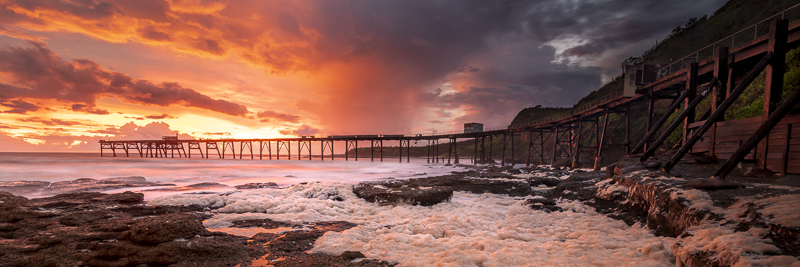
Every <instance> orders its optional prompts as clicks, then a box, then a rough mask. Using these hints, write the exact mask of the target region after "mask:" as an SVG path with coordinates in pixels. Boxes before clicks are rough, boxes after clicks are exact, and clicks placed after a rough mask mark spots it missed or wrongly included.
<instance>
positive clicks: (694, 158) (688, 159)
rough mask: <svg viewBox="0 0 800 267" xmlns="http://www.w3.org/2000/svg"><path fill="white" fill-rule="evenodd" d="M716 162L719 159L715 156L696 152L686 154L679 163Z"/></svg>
mask: <svg viewBox="0 0 800 267" xmlns="http://www.w3.org/2000/svg"><path fill="white" fill-rule="evenodd" d="M717 162H719V159H718V158H717V157H716V156H707V155H703V154H698V153H689V154H686V155H685V156H683V158H681V160H680V163H684V164H711V163H717Z"/></svg>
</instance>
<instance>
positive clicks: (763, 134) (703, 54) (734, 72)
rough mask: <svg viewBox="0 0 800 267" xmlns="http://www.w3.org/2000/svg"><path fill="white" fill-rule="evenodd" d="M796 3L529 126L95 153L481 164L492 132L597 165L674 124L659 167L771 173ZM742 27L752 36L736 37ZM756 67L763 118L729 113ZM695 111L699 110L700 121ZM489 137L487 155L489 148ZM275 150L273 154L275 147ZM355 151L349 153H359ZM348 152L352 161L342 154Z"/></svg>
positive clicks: (158, 143) (652, 144)
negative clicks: (676, 135) (635, 131)
mask: <svg viewBox="0 0 800 267" xmlns="http://www.w3.org/2000/svg"><path fill="white" fill-rule="evenodd" d="M798 9H800V5H796V6H794V7H791V8H789V9H787V10H785V11H783V12H781V13H778V14H776V15H774V16H772V17H770V18H767V19H765V20H763V21H761V22H759V23H756V24H754V25H753V26H750V27H748V28H745V29H743V30H741V31H739V32H737V33H734V34H732V35H730V36H728V37H725V38H723V39H721V40H719V41H717V42H715V43H713V44H710V45H708V46H706V47H705V48H702V49H700V50H698V51H696V52H694V53H691V54H689V55H687V56H686V57H684V58H681V59H678V60H675V61H672V62H668V64H666V66H662V67H659V68H657V69H652V72H648V68H651V67H652V66H650V67H648V66H647V65H644V66H638V67H641V69H642V72H640V73H636V77H635V78H636V79H637V84H636V85H635V90H634V91H633V92H627V93H623V92H614V93H612V94H609V95H606V96H603V97H600V98H599V99H597V100H595V101H594V102H592V103H589V104H587V105H583V106H579V107H575V108H573V109H572V110H571V111H569V112H566V113H565V114H562V115H559V116H555V117H551V118H546V119H543V120H539V121H536V122H533V123H528V124H525V125H510V126H508V127H507V128H504V129H494V130H488V131H481V132H469V133H450V134H412V135H342V136H336V135H334V136H327V137H317V136H306V137H299V138H274V139H200V140H180V139H178V138H177V137H164V138H163V139H162V140H122V141H110V140H100V148H101V149H100V151H101V154H103V153H104V152H105V151H109V150H110V152H111V154H113V155H114V156H117V154H118V153H122V152H124V154H125V156H130V155H131V154H134V155H135V154H138V155H139V156H140V157H174V156H175V154H177V155H178V156H179V157H189V158H191V157H192V156H193V155H192V154H193V153H195V155H196V156H199V157H201V158H209V157H210V156H216V157H218V158H222V159H224V158H226V157H230V158H236V157H237V155H238V158H239V159H245V158H249V159H255V158H256V156H257V157H258V159H281V155H286V156H287V157H288V158H287V159H290V158H291V156H292V150H293V149H294V151H295V153H296V154H295V155H297V156H298V157H297V159H298V160H300V159H301V156H308V159H309V160H310V159H311V158H312V157H311V147H312V145H318V146H320V148H321V150H320V151H321V153H320V154H319V158H320V159H321V160H325V159H326V157H328V158H329V159H330V160H334V153H333V151H334V150H333V148H334V144H337V145H342V144H343V145H344V146H345V148H346V151H350V150H353V149H356V148H358V147H359V141H360V142H361V143H362V144H365V142H367V145H368V146H369V147H370V155H369V156H368V158H369V159H370V160H372V161H374V160H376V158H377V159H379V160H380V161H383V151H384V150H385V149H386V148H385V147H384V146H383V141H397V142H399V146H398V147H396V148H395V149H398V150H399V152H400V153H399V155H400V162H402V161H403V155H405V157H406V161H409V158H410V153H409V152H410V146H411V143H410V142H411V141H415V142H420V141H422V142H423V143H424V144H425V145H426V146H427V160H428V162H439V160H440V158H439V157H438V156H439V155H441V153H440V151H438V148H439V144H440V141H441V140H447V150H448V151H447V152H446V153H447V163H451V159H452V163H459V155H458V154H457V153H458V152H457V151H458V150H457V145H458V141H459V140H461V141H464V140H474V142H475V145H474V147H475V149H474V152H473V153H472V154H473V155H471V156H472V158H473V162H474V163H475V164H477V163H479V162H493V159H492V158H491V157H492V153H491V151H492V148H491V145H492V142H491V140H493V139H495V138H502V149H503V154H502V156H501V158H500V159H499V160H500V163H501V164H508V163H520V162H523V160H524V162H525V163H526V164H529V165H530V164H531V163H532V162H533V160H534V159H537V161H538V162H540V163H544V162H548V161H549V162H550V163H553V162H555V161H556V160H570V159H571V160H572V162H573V167H576V166H577V164H578V162H579V161H580V159H581V158H587V157H589V158H593V159H594V166H595V168H596V169H597V168H599V167H600V165H602V159H603V157H604V151H605V150H606V149H607V148H608V147H612V146H617V147H623V148H624V150H625V152H626V153H627V154H629V155H634V154H636V155H637V156H640V158H641V160H642V161H645V160H647V159H648V158H649V157H651V156H652V155H653V154H654V153H655V152H656V150H657V149H659V148H660V147H661V146H662V145H663V144H664V141H665V140H666V139H667V137H668V136H669V135H670V134H671V133H673V132H674V131H680V132H681V138H680V141H679V144H678V146H677V152H675V153H674V154H673V155H672V156H671V159H670V160H669V162H668V163H667V164H666V166H665V167H664V170H666V171H669V170H670V169H671V168H672V167H673V166H674V165H675V164H677V162H678V161H679V160H680V159H681V158H682V157H683V156H684V155H686V154H687V153H704V154H706V155H709V156H716V157H719V158H720V159H727V162H726V163H725V165H724V166H723V167H722V168H721V169H720V170H719V172H717V175H716V176H718V177H722V178H724V176H725V175H727V174H728V173H729V172H730V170H731V168H732V167H733V166H736V164H738V163H739V162H741V161H742V160H751V161H755V162H756V163H757V164H758V166H759V167H760V168H766V169H770V170H772V171H775V172H780V173H784V174H787V173H800V130H798V128H800V114H794V115H789V112H790V111H791V109H792V108H793V107H795V106H797V104H798V103H800V88H794V91H793V93H792V94H791V96H789V97H788V98H787V99H785V100H784V101H783V102H781V91H782V89H783V76H784V73H785V69H786V67H785V63H784V62H785V59H786V53H787V51H789V50H790V49H794V48H797V47H798V45H800V21H796V20H795V21H793V22H792V23H790V21H789V20H788V19H787V18H786V15H785V13H786V11H788V10H794V11H797V10H798ZM764 27H767V30H764ZM750 31H752V34H750V33H749V32H750ZM760 33H761V34H760ZM742 35H749V36H750V37H747V38H742V37H741V36H742ZM737 38H738V39H737ZM635 67H636V66H635ZM762 71H765V73H766V77H765V86H764V87H765V89H764V91H765V92H764V108H763V111H762V116H760V117H753V118H748V119H741V120H731V121H725V119H724V116H723V115H724V112H725V111H726V110H727V109H729V108H730V107H731V105H732V103H733V102H734V101H735V100H736V99H737V98H738V97H739V96H740V95H741V94H742V92H743V91H744V90H745V88H746V87H747V86H748V85H750V83H752V82H753V81H754V80H755V78H756V76H757V75H758V74H759V73H761V72H762ZM648 73H650V76H652V77H650V78H651V79H645V78H647V76H648ZM626 78H628V77H626ZM640 78H641V79H640ZM631 80H633V79H631ZM707 97H710V98H711V102H712V104H711V107H710V108H709V109H707V110H696V109H697V106H698V104H699V103H700V102H701V101H702V100H703V99H704V98H707ZM661 100H668V101H672V104H671V106H670V108H669V109H667V112H666V113H665V114H655V112H654V109H655V107H654V106H655V102H656V101H661ZM634 104H639V105H641V104H644V105H647V113H646V114H631V107H632V105H634ZM677 111H680V113H679V114H678V119H677V120H675V122H674V123H671V124H670V125H665V124H666V121H667V118H669V117H670V116H672V115H673V113H676V112H677ZM697 114H701V116H699V119H697V118H698V116H697ZM612 115H613V116H622V118H623V119H622V120H623V121H624V123H625V138H624V142H621V143H619V142H618V143H612V142H610V140H609V139H608V138H607V134H608V133H607V130H608V124H609V117H610V116H612ZM642 116H646V118H647V120H646V130H645V132H646V134H645V135H644V137H642V138H641V139H639V140H632V139H633V138H632V136H631V134H630V132H631V129H630V128H631V126H630V124H631V119H632V118H640V117H642ZM681 125H682V126H681ZM679 127H680V128H679ZM487 138H489V151H490V153H486V150H487V149H486V148H487V147H486V142H487V140H486V139H487ZM515 140H517V141H515ZM519 140H523V141H522V142H520V141H519ZM586 140H595V142H594V143H593V144H589V145H587V144H585V143H586V142H584V141H586ZM292 146H294V148H293V147H292ZM362 146H363V145H362ZM546 147H547V148H549V149H552V154H548V155H546V154H545V148H546ZM519 149H522V151H527V158H525V159H517V158H515V152H516V151H519ZM273 151H276V153H275V154H273ZM357 151H358V150H356V155H355V157H354V158H353V159H354V160H358V159H359V155H358V154H357ZM237 152H238V154H237ZM506 152H508V155H506ZM376 154H377V156H376ZM462 156H467V155H462ZM362 158H367V156H366V155H364V156H363V157H362ZM344 159H345V160H349V159H350V158H349V155H348V154H347V152H345V154H344Z"/></svg>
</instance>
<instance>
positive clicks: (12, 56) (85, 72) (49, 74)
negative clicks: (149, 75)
mask: <svg viewBox="0 0 800 267" xmlns="http://www.w3.org/2000/svg"><path fill="white" fill-rule="evenodd" d="M31 45H32V46H33V47H31V48H14V47H8V48H5V49H0V72H1V73H4V74H7V75H8V76H9V77H11V78H12V79H14V81H13V83H14V84H13V85H11V84H6V83H3V82H0V87H2V88H4V90H2V91H0V105H3V106H6V107H10V108H11V110H6V111H4V112H10V113H23V114H24V113H26V112H27V111H35V110H37V109H38V108H39V107H38V106H36V105H34V104H32V103H28V102H25V101H23V100H18V99H19V98H33V99H55V100H59V101H62V102H67V103H73V104H71V109H72V110H73V111H79V112H85V113H91V114H109V112H108V111H106V110H101V109H98V108H96V107H95V102H96V100H97V99H98V98H100V97H104V96H115V97H118V98H120V99H122V100H124V101H128V102H132V103H137V104H143V105H158V106H170V105H181V106H185V107H195V108H200V109H206V110H211V111H216V112H220V113H224V114H228V115H234V116H245V115H247V113H248V111H247V107H245V106H243V105H240V104H236V103H233V102H230V101H227V100H222V99H212V98H211V97H208V96H206V95H203V94H201V93H199V92H197V91H195V90H193V89H190V88H184V87H182V86H181V85H179V84H177V83H169V82H163V83H161V84H154V83H152V82H150V81H148V80H142V79H134V78H131V77H130V76H128V75H126V74H123V73H120V72H115V71H110V70H107V69H105V68H103V67H102V66H100V65H99V64H97V63H96V62H94V61H91V60H88V59H77V60H74V61H72V62H66V61H63V60H62V59H61V58H60V57H59V56H58V55H56V54H55V53H53V52H52V51H50V50H49V49H48V48H47V47H46V46H45V45H43V44H38V43H31Z"/></svg>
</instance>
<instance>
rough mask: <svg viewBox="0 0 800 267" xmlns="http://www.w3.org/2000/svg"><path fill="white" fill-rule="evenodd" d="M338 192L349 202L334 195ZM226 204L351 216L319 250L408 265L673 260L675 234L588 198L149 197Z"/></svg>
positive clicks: (311, 187)
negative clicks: (542, 207)
mask: <svg viewBox="0 0 800 267" xmlns="http://www.w3.org/2000/svg"><path fill="white" fill-rule="evenodd" d="M336 197H339V198H341V199H343V201H336V200H333V199H334V198H336ZM191 198H196V201H195V202H194V203H195V204H202V205H219V203H224V207H222V208H220V209H218V210H217V214H216V215H215V216H214V217H212V218H211V219H209V220H207V221H206V222H204V224H205V225H206V227H209V228H211V230H215V229H224V228H225V227H228V226H230V225H231V222H232V221H236V220H245V219H257V218H269V219H272V220H276V221H284V222H290V223H293V224H300V223H302V222H316V221H329V220H344V221H350V222H353V223H356V224H358V226H357V227H355V228H352V229H349V230H346V231H343V232H340V233H337V232H328V233H326V234H325V235H324V236H323V237H321V238H320V239H318V240H317V242H316V244H315V247H314V249H313V250H312V252H321V253H326V254H331V255H339V254H341V253H342V252H344V251H348V250H355V251H361V252H362V253H364V254H365V255H366V256H367V257H370V258H379V259H383V260H388V261H392V262H397V263H400V265H401V266H434V265H440V266H504V265H530V264H535V265H544V266H546V265H605V266H609V265H626V264H627V265H630V266H668V265H674V258H673V256H672V252H671V251H670V249H669V246H670V244H671V243H672V242H673V240H674V239H672V238H666V237H656V236H654V235H653V234H652V233H650V232H649V231H648V230H646V229H643V228H640V227H637V226H628V225H626V224H625V223H623V222H621V221H617V220H613V219H610V218H608V217H605V216H603V215H600V214H598V213H597V212H595V211H594V209H593V208H591V207H588V206H584V205H583V204H581V203H579V202H564V203H560V204H559V206H560V207H561V208H562V209H564V210H566V211H564V212H553V213H545V212H543V211H535V210H531V209H529V208H527V207H525V206H524V205H522V203H523V202H524V199H521V198H513V197H508V196H505V195H495V194H471V193H461V192H456V193H455V194H454V196H453V198H452V201H449V202H444V203H440V204H437V205H434V206H431V207H422V206H410V205H397V206H380V205H377V204H374V203H369V202H366V201H365V200H363V199H360V198H358V197H356V196H355V194H353V192H352V185H350V184H344V183H312V184H307V185H296V186H292V187H290V188H286V189H259V190H250V191H246V192H240V193H235V194H231V195H229V196H214V197H211V196H205V198H204V196H192V195H186V196H167V197H162V198H159V199H155V200H153V201H151V202H150V203H149V204H150V205H155V204H158V205H163V204H170V203H175V204H178V203H192V201H191V200H190V199H191Z"/></svg>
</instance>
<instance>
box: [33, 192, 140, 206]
mask: <svg viewBox="0 0 800 267" xmlns="http://www.w3.org/2000/svg"><path fill="white" fill-rule="evenodd" d="M143 203H144V194H142V193H133V192H130V191H126V192H124V193H118V194H104V193H98V192H82V193H68V194H58V195H55V196H52V197H45V198H36V199H32V200H31V204H32V205H36V206H39V207H41V208H44V209H65V208H73V207H84V208H85V207H87V206H93V207H104V206H117V205H120V204H122V205H133V204H143Z"/></svg>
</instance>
